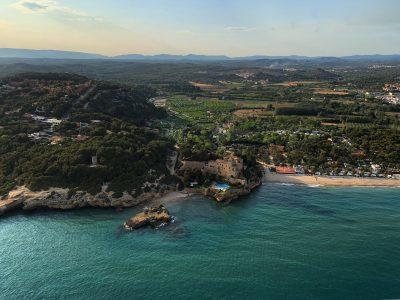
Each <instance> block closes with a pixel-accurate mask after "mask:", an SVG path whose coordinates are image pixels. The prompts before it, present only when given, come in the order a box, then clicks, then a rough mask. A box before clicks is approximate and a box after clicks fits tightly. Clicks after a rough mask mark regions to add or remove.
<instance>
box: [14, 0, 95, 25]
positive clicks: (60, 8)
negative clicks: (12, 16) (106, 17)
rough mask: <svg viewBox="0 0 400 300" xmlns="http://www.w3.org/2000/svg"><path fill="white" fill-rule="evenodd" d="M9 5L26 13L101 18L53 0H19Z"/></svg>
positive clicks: (73, 17)
mask: <svg viewBox="0 0 400 300" xmlns="http://www.w3.org/2000/svg"><path fill="white" fill-rule="evenodd" d="M10 7H12V8H14V9H17V10H19V11H21V12H23V13H27V14H46V13H47V14H57V15H61V16H62V17H64V18H68V19H74V20H79V21H88V20H89V21H102V19H101V18H98V17H93V16H90V15H88V14H87V13H85V12H82V11H80V10H76V9H74V8H71V7H68V6H64V5H60V4H59V3H58V2H57V1H55V0H20V1H17V2H15V3H12V4H11V5H10Z"/></svg>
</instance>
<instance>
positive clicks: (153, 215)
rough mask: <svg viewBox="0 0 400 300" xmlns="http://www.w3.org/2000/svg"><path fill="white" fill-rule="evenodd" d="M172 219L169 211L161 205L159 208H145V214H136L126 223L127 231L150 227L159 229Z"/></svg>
mask: <svg viewBox="0 0 400 300" xmlns="http://www.w3.org/2000/svg"><path fill="white" fill-rule="evenodd" d="M171 220H172V218H171V216H170V214H169V211H168V210H167V209H166V208H165V207H164V205H160V206H158V207H150V208H145V209H144V211H143V212H141V213H138V214H136V215H135V216H133V217H132V218H130V219H129V220H128V221H126V222H125V223H124V228H125V229H126V230H135V229H139V228H141V227H146V226H150V227H152V228H157V227H159V226H162V225H164V224H169V223H170V222H171Z"/></svg>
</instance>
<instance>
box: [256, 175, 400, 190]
mask: <svg viewBox="0 0 400 300" xmlns="http://www.w3.org/2000/svg"><path fill="white" fill-rule="evenodd" d="M263 183H283V184H298V185H308V186H347V187H400V180H398V179H387V178H365V177H346V176H310V175H298V174H296V175H294V174H293V175H288V174H277V173H266V174H265V175H264V178H263Z"/></svg>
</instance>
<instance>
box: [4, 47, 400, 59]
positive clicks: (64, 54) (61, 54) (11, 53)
mask: <svg viewBox="0 0 400 300" xmlns="http://www.w3.org/2000/svg"><path fill="white" fill-rule="evenodd" d="M0 58H26V59H95V60H98V59H102V60H128V61H143V60H146V61H210V62H211V61H255V60H263V59H270V60H274V59H289V60H324V61H327V60H330V59H332V60H336V59H341V60H349V61H376V62H385V61H400V54H393V55H380V54H376V55H351V56H341V57H334V56H332V57H322V56H315V57H310V56H298V55H290V56H266V55H253V56H243V57H229V56H225V55H196V54H189V55H171V54H158V55H143V54H125V55H117V56H105V55H101V54H93V53H85V52H74V51H59V50H32V49H14V48H0Z"/></svg>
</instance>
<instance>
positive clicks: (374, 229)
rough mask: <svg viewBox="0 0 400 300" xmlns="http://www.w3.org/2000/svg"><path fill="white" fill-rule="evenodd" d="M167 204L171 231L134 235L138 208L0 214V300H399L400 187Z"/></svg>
mask: <svg viewBox="0 0 400 300" xmlns="http://www.w3.org/2000/svg"><path fill="white" fill-rule="evenodd" d="M167 207H168V208H169V209H170V211H171V212H172V214H173V215H175V216H176V218H177V221H176V223H175V224H172V225H171V226H170V227H167V228H164V229H161V230H158V231H152V230H150V229H149V230H142V231H138V232H132V233H127V234H126V233H121V232H120V231H119V229H118V227H119V225H120V224H121V223H122V222H123V221H124V220H125V219H127V218H128V217H130V216H131V215H133V214H134V213H135V212H137V211H139V208H136V209H130V210H126V211H124V212H122V213H117V212H115V211H112V210H96V209H87V210H77V211H69V212H37V213H34V214H22V213H17V214H13V215H10V216H7V217H3V218H1V219H0V298H1V299H154V298H156V297H160V298H161V297H162V298H164V299H188V298H190V299H220V298H226V299H384V298H386V299H387V298H399V297H400V189H390V188H389V189H378V188H323V187H321V188H311V187H303V186H282V185H265V186H263V187H261V188H260V189H258V190H257V191H256V192H254V193H253V194H251V195H250V196H248V197H246V198H243V199H241V201H239V202H236V203H233V204H231V205H229V206H228V205H222V204H218V203H215V202H213V201H210V200H207V199H205V198H202V197H194V198H191V199H186V200H184V201H180V202H174V203H170V204H168V205H167Z"/></svg>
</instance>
